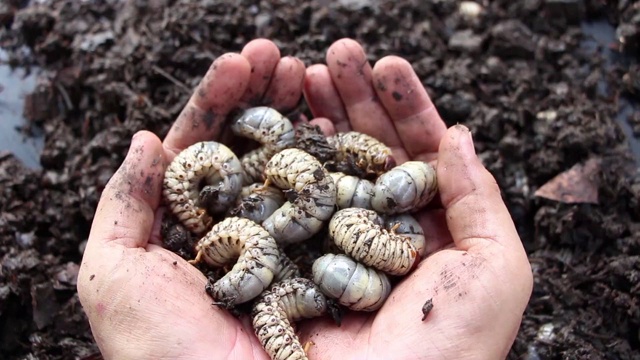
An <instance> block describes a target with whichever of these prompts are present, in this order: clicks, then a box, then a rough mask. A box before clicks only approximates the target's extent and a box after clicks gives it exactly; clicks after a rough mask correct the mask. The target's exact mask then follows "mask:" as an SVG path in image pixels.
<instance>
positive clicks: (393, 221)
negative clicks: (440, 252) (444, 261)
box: [384, 214, 426, 257]
mask: <svg viewBox="0 0 640 360" xmlns="http://www.w3.org/2000/svg"><path fill="white" fill-rule="evenodd" d="M384 226H385V228H386V229H387V230H388V231H391V232H393V233H395V234H400V235H403V236H407V237H409V239H411V243H412V244H413V246H415V248H416V251H417V252H418V255H420V256H421V257H422V256H424V252H425V245H426V240H425V237H424V230H423V229H422V226H421V225H420V223H419V222H418V220H416V218H414V217H413V216H412V215H410V214H397V215H388V216H385V217H384Z"/></svg>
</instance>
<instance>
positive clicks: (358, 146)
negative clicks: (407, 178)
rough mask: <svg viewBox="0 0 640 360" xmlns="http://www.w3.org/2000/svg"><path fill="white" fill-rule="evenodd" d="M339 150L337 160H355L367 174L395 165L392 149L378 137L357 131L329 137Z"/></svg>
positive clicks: (357, 165) (355, 163)
mask: <svg viewBox="0 0 640 360" xmlns="http://www.w3.org/2000/svg"><path fill="white" fill-rule="evenodd" d="M327 142H328V143H329V145H331V146H332V147H334V148H335V149H336V150H338V151H337V153H336V161H338V162H342V161H353V163H354V165H355V166H356V167H358V168H359V169H360V170H361V171H362V172H363V173H364V174H366V175H376V176H377V175H380V174H382V173H384V172H386V171H388V170H389V169H390V168H392V167H393V166H395V164H396V163H395V160H394V158H393V156H392V154H391V149H390V148H389V147H388V146H386V145H385V144H383V143H382V142H381V141H379V140H378V139H376V138H374V137H372V136H369V135H367V134H363V133H360V132H357V131H348V132H341V133H337V134H335V135H333V136H329V137H327Z"/></svg>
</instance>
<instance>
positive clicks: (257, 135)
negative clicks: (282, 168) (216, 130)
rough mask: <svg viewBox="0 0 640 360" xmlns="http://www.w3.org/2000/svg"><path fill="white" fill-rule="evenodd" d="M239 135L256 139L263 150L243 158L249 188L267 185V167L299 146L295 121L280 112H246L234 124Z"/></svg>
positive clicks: (267, 109) (263, 109) (259, 108)
mask: <svg viewBox="0 0 640 360" xmlns="http://www.w3.org/2000/svg"><path fill="white" fill-rule="evenodd" d="M231 130H232V131H233V133H234V134H235V135H238V136H242V137H245V138H249V139H252V140H254V141H257V142H259V143H260V144H261V145H262V146H261V147H259V148H257V149H255V150H252V151H250V152H248V153H247V154H245V155H244V156H242V158H241V162H242V166H243V169H244V170H245V184H247V185H248V184H251V183H254V182H260V181H264V167H265V165H266V163H267V162H268V161H269V159H271V157H272V156H273V155H274V154H275V153H277V152H278V151H280V150H283V149H286V148H288V147H292V146H293V145H294V144H295V130H294V128H293V124H291V121H290V120H289V119H287V118H286V117H285V116H283V115H282V114H281V113H279V112H278V111H277V110H276V109H274V108H270V107H267V106H257V107H252V108H249V109H247V110H245V111H244V112H243V113H242V114H241V115H240V116H239V117H238V118H236V119H235V120H234V121H233V124H232V125H231Z"/></svg>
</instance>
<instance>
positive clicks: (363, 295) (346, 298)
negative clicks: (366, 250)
mask: <svg viewBox="0 0 640 360" xmlns="http://www.w3.org/2000/svg"><path fill="white" fill-rule="evenodd" d="M311 271H312V273H313V282H315V283H316V285H318V287H319V288H320V290H321V291H322V293H323V294H325V295H326V296H328V297H330V298H333V299H336V300H337V301H338V302H339V303H340V304H342V305H344V306H346V307H348V308H349V309H351V310H355V311H375V310H378V309H379V308H380V307H381V306H382V304H384V302H385V300H386V299H387V297H389V294H390V293H391V283H390V282H389V277H388V276H387V275H386V274H385V273H383V272H381V271H378V270H376V269H373V268H371V267H367V266H365V265H363V264H361V263H359V262H357V261H355V260H353V259H352V258H350V257H349V256H347V255H344V254H337V255H336V254H325V255H323V256H321V257H319V258H318V259H317V260H316V261H315V262H314V263H313V266H312V269H311Z"/></svg>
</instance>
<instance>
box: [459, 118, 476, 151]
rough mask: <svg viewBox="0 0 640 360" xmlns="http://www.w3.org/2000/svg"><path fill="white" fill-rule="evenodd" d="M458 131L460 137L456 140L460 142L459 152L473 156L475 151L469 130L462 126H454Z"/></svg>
mask: <svg viewBox="0 0 640 360" xmlns="http://www.w3.org/2000/svg"><path fill="white" fill-rule="evenodd" d="M456 126H457V128H458V129H459V131H460V132H461V134H460V137H459V138H458V139H459V140H458V141H460V148H461V150H462V151H463V152H464V153H466V154H467V155H475V154H476V149H475V147H474V145H473V135H472V134H471V130H469V128H468V127H466V126H464V125H456Z"/></svg>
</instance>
